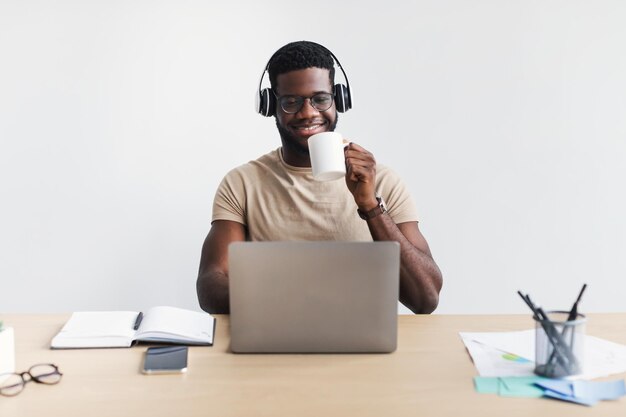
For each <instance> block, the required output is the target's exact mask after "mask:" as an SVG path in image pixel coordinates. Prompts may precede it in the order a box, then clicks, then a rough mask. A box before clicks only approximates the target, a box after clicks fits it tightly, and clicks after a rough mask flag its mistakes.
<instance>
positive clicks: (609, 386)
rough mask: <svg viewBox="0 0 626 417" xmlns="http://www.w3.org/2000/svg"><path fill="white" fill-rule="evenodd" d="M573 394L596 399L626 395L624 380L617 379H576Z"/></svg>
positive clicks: (610, 398) (611, 398) (578, 396)
mask: <svg viewBox="0 0 626 417" xmlns="http://www.w3.org/2000/svg"><path fill="white" fill-rule="evenodd" d="M573 391H574V392H573V395H574V397H576V398H591V399H595V400H617V399H618V398H621V397H623V396H624V395H626V386H624V380H623V379H619V380H617V381H574V383H573Z"/></svg>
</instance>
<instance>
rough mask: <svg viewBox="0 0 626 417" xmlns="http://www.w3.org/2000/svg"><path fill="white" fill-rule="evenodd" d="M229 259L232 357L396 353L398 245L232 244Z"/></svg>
mask: <svg viewBox="0 0 626 417" xmlns="http://www.w3.org/2000/svg"><path fill="white" fill-rule="evenodd" d="M228 257H229V290H230V333H231V350H232V351H233V352H238V353H271V352H274V353H361V352H362V353H366V352H370V353H373V352H381V353H382V352H393V351H394V350H395V349H396V344H397V330H398V313H397V311H398V294H399V279H400V245H399V244H398V243H397V242H328V241H324V242H320V241H316V242H234V243H231V244H230V246H229V254H228Z"/></svg>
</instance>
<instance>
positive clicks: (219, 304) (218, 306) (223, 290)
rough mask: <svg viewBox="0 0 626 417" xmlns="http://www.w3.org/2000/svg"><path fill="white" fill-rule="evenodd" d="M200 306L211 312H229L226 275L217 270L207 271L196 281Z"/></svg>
mask: <svg viewBox="0 0 626 417" xmlns="http://www.w3.org/2000/svg"><path fill="white" fill-rule="evenodd" d="M196 290H197V292H198V300H199V302H200V307H201V308H202V309H203V310H204V311H206V312H208V313H211V314H229V313H230V300H229V294H228V276H227V275H226V274H225V273H223V272H219V271H207V272H205V273H204V274H201V275H199V276H198V281H197V282H196Z"/></svg>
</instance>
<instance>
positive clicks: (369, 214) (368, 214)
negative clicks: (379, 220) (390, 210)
mask: <svg viewBox="0 0 626 417" xmlns="http://www.w3.org/2000/svg"><path fill="white" fill-rule="evenodd" d="M376 201H378V205H377V206H376V207H374V208H373V209H371V210H369V211H362V210H360V209H356V212H357V213H358V214H359V217H360V218H362V219H363V220H370V219H373V218H374V217H376V216H379V215H381V214H383V213H386V212H387V207H385V202H384V201H383V199H382V197H376Z"/></svg>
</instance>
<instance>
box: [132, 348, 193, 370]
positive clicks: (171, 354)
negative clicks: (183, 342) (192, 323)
mask: <svg viewBox="0 0 626 417" xmlns="http://www.w3.org/2000/svg"><path fill="white" fill-rule="evenodd" d="M187 350H188V348H187V346H160V347H149V348H148V350H146V355H145V358H144V361H143V373H144V374H179V373H183V372H187Z"/></svg>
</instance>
